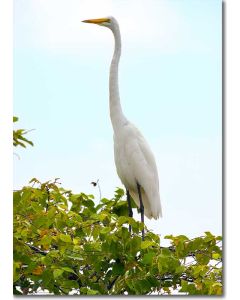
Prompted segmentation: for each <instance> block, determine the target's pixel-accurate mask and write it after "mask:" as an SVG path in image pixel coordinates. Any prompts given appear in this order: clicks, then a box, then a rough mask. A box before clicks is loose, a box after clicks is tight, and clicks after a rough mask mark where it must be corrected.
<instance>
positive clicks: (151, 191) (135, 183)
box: [82, 17, 162, 239]
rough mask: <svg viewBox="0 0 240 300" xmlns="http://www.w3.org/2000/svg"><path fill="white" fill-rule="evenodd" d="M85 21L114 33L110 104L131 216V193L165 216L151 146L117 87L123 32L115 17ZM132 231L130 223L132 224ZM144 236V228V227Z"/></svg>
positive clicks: (144, 211)
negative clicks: (128, 114)
mask: <svg viewBox="0 0 240 300" xmlns="http://www.w3.org/2000/svg"><path fill="white" fill-rule="evenodd" d="M82 22H85V23H92V24H97V25H100V26H104V27H107V28H109V29H110V30H111V31H112V32H113V35H114V39H115V49H114V54H113V58H112V62H111V67H110V76H109V106H110V117H111V122H112V127H113V131H114V158H115V164H116V169H117V173H118V176H119V177H120V179H121V181H122V183H123V184H124V186H125V188H126V191H127V201H128V207H129V216H130V217H132V215H133V213H132V208H131V202H130V195H131V197H132V198H133V200H134V201H135V203H136V204H137V206H138V207H139V208H140V212H141V221H142V222H143V223H144V215H145V216H146V217H147V218H149V219H151V218H154V219H158V217H159V216H160V217H161V216H162V209H161V202H160V196H159V183H158V172H157V166H156V162H155V159H154V156H153V154H152V151H151V149H150V147H149V146H148V144H147V142H146V141H145V139H144V137H143V135H142V134H141V132H140V131H139V130H138V129H137V128H136V127H135V126H134V125H133V124H132V123H130V122H129V121H128V120H127V118H126V117H125V115H124V114H123V112H122V107H121V103H120V96H119V88H118V64H119V59H120V55H121V35H120V30H119V25H118V22H117V20H116V19H115V18H114V17H107V18H101V19H90V20H84V21H82ZM129 231H130V232H131V226H129ZM142 239H144V230H143V231H142Z"/></svg>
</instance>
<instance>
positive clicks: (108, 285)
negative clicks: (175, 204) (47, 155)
mask: <svg viewBox="0 0 240 300" xmlns="http://www.w3.org/2000/svg"><path fill="white" fill-rule="evenodd" d="M17 120H18V118H17V117H14V118H13V121H14V122H16V121H17ZM25 133H26V131H25V130H23V129H19V130H16V131H13V144H14V146H22V147H26V143H27V144H30V145H33V143H32V142H31V141H29V140H27V139H26V138H24V137H23V135H24V134H25ZM29 184H31V185H29V186H25V187H23V188H22V189H21V190H18V191H15V192H14V194H13V207H14V211H13V215H14V218H13V219H14V224H13V225H14V233H13V239H14V254H13V257H14V262H13V292H14V294H16V295H22V294H23V295H32V294H37V293H39V292H40V291H44V292H45V293H48V294H55V295H79V294H81V295H120V294H127V295H145V294H161V295H163V294H176V293H177V294H188V295H221V294H222V249H221V240H222V239H221V237H220V236H214V235H212V234H211V233H210V232H205V234H204V236H201V237H197V238H194V239H189V238H188V237H186V236H185V235H179V236H172V235H169V236H166V237H165V239H167V240H169V241H170V244H171V245H170V246H169V247H163V246H161V244H162V243H161V244H160V238H159V236H158V235H156V234H154V233H153V232H151V231H148V230H147V228H145V232H146V234H145V240H144V241H142V239H141V230H142V229H143V224H142V223H141V222H138V221H136V220H134V219H133V218H130V217H128V207H127V201H126V198H125V195H124V191H123V189H120V188H118V189H117V190H116V191H115V195H114V198H113V199H106V198H103V199H101V201H100V203H96V201H95V199H94V197H93V195H86V194H84V193H80V194H73V193H72V192H71V191H69V190H65V189H63V188H62V187H60V184H59V183H58V182H57V179H55V180H54V181H48V182H44V183H41V182H39V181H38V180H37V179H36V178H33V179H32V180H31V181H30V182H29ZM131 202H132V207H133V208H136V205H135V203H134V202H133V200H132V199H131ZM129 225H131V227H132V234H131V235H130V233H129V231H128V226H129Z"/></svg>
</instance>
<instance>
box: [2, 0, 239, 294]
mask: <svg viewBox="0 0 240 300" xmlns="http://www.w3.org/2000/svg"><path fill="white" fill-rule="evenodd" d="M208 1H211V0H208ZM225 13H226V14H225V28H226V38H225V54H226V61H225V62H226V74H225V75H226V77H225V78H226V82H225V84H226V85H225V92H226V94H225V134H226V136H225V137H226V139H225V142H226V145H225V155H226V157H225V158H226V159H225V165H226V170H225V171H226V173H225V183H226V188H225V191H226V193H225V212H224V214H225V229H226V230H225V239H224V240H225V242H224V244H225V254H226V255H225V267H226V270H227V272H225V284H224V285H225V292H226V294H225V297H226V298H229V299H234V297H235V296H236V295H237V294H238V293H239V276H238V272H239V269H240V268H239V261H240V260H239V258H238V252H239V228H240V226H239V222H238V220H239V219H240V217H239V214H240V207H239V203H240V174H239V170H240V160H239V156H240V124H239V120H240V93H239V90H240V63H239V56H240V43H239V36H240V30H239V28H240V24H239V19H240V17H239V15H240V1H239V0H226V1H225ZM12 14H13V7H12V1H11V0H1V1H0V101H1V103H0V151H1V152H0V168H1V169H0V170H1V171H0V176H1V177H0V178H1V181H0V187H1V197H0V201H1V202H0V203H1V208H0V213H1V216H0V237H1V246H0V251H1V252H0V257H1V261H0V274H1V279H0V291H1V297H2V298H3V299H13V295H12V271H11V270H12V205H11V202H12V201H11V199H12V195H11V190H12V148H11V144H12V136H11V133H12V91H13V90H12V30H13V25H12V23H13V22H12ZM28 297H29V296H28ZM64 298H65V297H61V299H64ZM188 298H191V297H188Z"/></svg>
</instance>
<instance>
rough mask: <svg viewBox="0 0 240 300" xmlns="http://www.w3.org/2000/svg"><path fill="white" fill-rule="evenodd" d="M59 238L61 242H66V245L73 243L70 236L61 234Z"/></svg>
mask: <svg viewBox="0 0 240 300" xmlns="http://www.w3.org/2000/svg"><path fill="white" fill-rule="evenodd" d="M59 237H60V240H61V241H63V242H65V243H71V242H72V239H71V237H70V235H67V234H60V235H59Z"/></svg>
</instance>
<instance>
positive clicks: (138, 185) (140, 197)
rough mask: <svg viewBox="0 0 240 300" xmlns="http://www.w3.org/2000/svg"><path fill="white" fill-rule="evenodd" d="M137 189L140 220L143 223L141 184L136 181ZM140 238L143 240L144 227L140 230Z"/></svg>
mask: <svg viewBox="0 0 240 300" xmlns="http://www.w3.org/2000/svg"><path fill="white" fill-rule="evenodd" d="M137 190H138V196H139V202H140V213H141V222H142V223H143V225H144V206H143V202H142V195H141V186H140V184H138V183H137ZM142 240H143V241H144V228H143V230H142Z"/></svg>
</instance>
